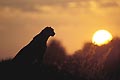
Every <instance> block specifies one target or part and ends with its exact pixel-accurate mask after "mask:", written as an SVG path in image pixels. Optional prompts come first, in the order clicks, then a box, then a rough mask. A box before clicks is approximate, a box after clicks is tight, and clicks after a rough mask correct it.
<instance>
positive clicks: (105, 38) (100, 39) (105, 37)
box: [92, 30, 112, 46]
mask: <svg viewBox="0 0 120 80" xmlns="http://www.w3.org/2000/svg"><path fill="white" fill-rule="evenodd" d="M111 40H112V35H111V33H110V32H108V31H107V30H98V31H96V32H95V33H94V35H93V38H92V43H93V44H95V45H98V46H101V45H103V44H107V43H109V42H110V41H111Z"/></svg>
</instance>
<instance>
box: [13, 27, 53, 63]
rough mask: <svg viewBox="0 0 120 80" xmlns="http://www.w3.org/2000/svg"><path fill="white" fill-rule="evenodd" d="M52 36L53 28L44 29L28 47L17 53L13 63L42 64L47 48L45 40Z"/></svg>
mask: <svg viewBox="0 0 120 80" xmlns="http://www.w3.org/2000/svg"><path fill="white" fill-rule="evenodd" d="M54 35H55V32H54V29H53V28H51V27H46V28H44V29H43V30H42V31H41V32H40V33H39V34H37V35H36V36H35V37H34V38H33V40H32V41H31V42H30V43H29V44H28V45H26V46H25V47H23V48H22V49H21V50H20V51H19V52H18V54H17V55H16V56H15V57H14V58H13V62H14V63H16V64H35V63H38V64H42V62H43V57H44V54H45V51H46V48H47V45H46V44H47V40H48V38H49V37H50V36H54Z"/></svg>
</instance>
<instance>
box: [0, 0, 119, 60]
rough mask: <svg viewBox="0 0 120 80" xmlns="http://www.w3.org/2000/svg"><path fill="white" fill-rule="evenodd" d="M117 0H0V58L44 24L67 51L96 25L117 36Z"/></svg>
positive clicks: (76, 46)
mask: <svg viewBox="0 0 120 80" xmlns="http://www.w3.org/2000/svg"><path fill="white" fill-rule="evenodd" d="M119 21H120V0H19V1H18V0H8V1H6V0H0V58H9V57H10V56H12V57H13V56H15V55H16V53H17V52H18V51H19V50H20V49H21V48H22V47H23V46H25V45H26V44H27V43H29V41H30V40H32V38H33V37H34V36H35V35H36V34H37V33H39V32H40V31H41V30H42V29H43V28H44V27H45V26H52V27H53V28H54V29H55V32H56V35H55V38H57V39H59V40H60V41H61V42H62V44H63V45H64V47H65V48H66V49H67V51H68V52H69V53H73V52H74V51H76V50H78V49H80V48H82V46H83V44H84V43H85V42H87V41H91V38H92V35H93V33H94V32H95V31H96V30H98V29H106V30H108V31H110V32H111V33H112V35H114V36H120V31H119V30H120V26H119V25H120V22H119Z"/></svg>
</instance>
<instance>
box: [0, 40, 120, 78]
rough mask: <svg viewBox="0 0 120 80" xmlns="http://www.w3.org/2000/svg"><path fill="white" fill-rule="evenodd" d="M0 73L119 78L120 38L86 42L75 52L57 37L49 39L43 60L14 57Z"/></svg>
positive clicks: (1, 63)
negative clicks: (23, 60)
mask: <svg viewBox="0 0 120 80" xmlns="http://www.w3.org/2000/svg"><path fill="white" fill-rule="evenodd" d="M0 74H1V78H2V77H3V76H5V77H3V78H4V79H5V78H9V79H14V78H15V79H25V78H26V79H39V80H120V38H114V39H113V40H112V41H111V42H110V43H109V44H106V45H103V46H96V45H93V44H92V43H86V44H85V45H84V47H83V48H82V49H81V50H78V51H76V52H75V53H74V54H73V55H71V56H68V55H66V51H65V49H64V47H63V46H62V45H61V43H60V42H59V41H57V40H53V41H51V42H50V44H49V46H48V48H47V51H46V53H45V56H44V64H42V65H39V64H34V65H18V64H13V63H12V59H8V60H3V61H1V62H0Z"/></svg>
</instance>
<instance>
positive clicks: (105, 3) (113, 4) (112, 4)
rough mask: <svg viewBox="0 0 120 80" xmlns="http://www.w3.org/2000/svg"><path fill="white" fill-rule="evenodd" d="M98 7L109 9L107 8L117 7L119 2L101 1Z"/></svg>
mask: <svg viewBox="0 0 120 80" xmlns="http://www.w3.org/2000/svg"><path fill="white" fill-rule="evenodd" d="M100 7H103V8H109V7H119V2H117V1H111V0H110V1H101V2H100Z"/></svg>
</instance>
